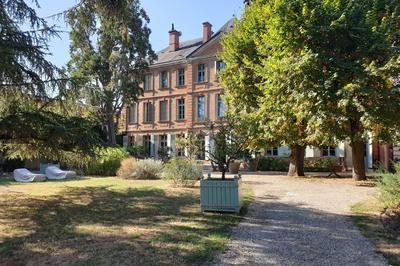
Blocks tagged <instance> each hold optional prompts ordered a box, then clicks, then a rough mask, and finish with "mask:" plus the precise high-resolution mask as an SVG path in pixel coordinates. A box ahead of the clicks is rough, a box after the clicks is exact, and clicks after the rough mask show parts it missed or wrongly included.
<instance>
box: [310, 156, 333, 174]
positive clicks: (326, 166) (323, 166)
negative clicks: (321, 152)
mask: <svg viewBox="0 0 400 266" xmlns="http://www.w3.org/2000/svg"><path fill="white" fill-rule="evenodd" d="M336 164H337V158H318V157H317V158H306V159H305V160H304V171H307V172H330V171H331V170H332V167H333V166H335V165H336Z"/></svg>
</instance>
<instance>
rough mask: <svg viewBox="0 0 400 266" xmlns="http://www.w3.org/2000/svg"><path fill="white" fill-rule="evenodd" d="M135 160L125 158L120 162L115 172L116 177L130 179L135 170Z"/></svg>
mask: <svg viewBox="0 0 400 266" xmlns="http://www.w3.org/2000/svg"><path fill="white" fill-rule="evenodd" d="M136 163H137V160H136V159H135V158H132V157H131V158H126V159H124V160H122V162H121V166H120V168H119V169H118V171H117V176H118V177H121V178H126V179H129V178H132V176H131V175H132V174H133V172H134V171H135V169H136Z"/></svg>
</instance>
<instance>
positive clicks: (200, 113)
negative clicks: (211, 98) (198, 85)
mask: <svg viewBox="0 0 400 266" xmlns="http://www.w3.org/2000/svg"><path fill="white" fill-rule="evenodd" d="M205 119H206V110H205V97H204V96H199V97H197V120H198V121H204V120H205Z"/></svg>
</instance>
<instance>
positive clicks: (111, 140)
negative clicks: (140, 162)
mask: <svg viewBox="0 0 400 266" xmlns="http://www.w3.org/2000/svg"><path fill="white" fill-rule="evenodd" d="M106 119H107V127H108V128H107V136H108V142H107V143H108V145H110V146H116V145H117V140H116V137H115V121H114V112H113V107H112V100H111V101H110V100H109V101H108V102H107V103H106Z"/></svg>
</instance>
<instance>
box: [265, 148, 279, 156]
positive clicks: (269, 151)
mask: <svg viewBox="0 0 400 266" xmlns="http://www.w3.org/2000/svg"><path fill="white" fill-rule="evenodd" d="M267 156H278V147H274V148H268V149H267Z"/></svg>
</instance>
